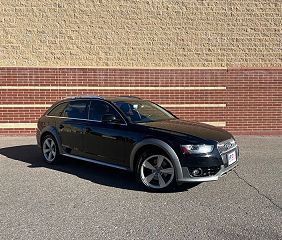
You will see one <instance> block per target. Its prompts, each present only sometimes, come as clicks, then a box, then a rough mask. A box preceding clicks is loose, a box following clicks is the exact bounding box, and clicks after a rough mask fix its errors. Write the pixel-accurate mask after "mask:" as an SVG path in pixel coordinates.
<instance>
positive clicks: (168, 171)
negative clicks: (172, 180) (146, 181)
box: [161, 168, 173, 175]
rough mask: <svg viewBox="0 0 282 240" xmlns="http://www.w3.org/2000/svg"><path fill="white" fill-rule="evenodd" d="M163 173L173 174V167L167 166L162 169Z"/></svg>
mask: <svg viewBox="0 0 282 240" xmlns="http://www.w3.org/2000/svg"><path fill="white" fill-rule="evenodd" d="M161 173H166V174H170V175H171V174H173V168H165V169H161Z"/></svg>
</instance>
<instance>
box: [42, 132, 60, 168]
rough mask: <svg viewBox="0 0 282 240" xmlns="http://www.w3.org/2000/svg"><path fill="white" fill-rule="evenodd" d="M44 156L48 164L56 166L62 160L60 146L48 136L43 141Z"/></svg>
mask: <svg viewBox="0 0 282 240" xmlns="http://www.w3.org/2000/svg"><path fill="white" fill-rule="evenodd" d="M41 149H42V155H43V159H44V161H45V162H47V163H48V164H55V163H57V162H58V161H59V159H60V153H59V148H58V144H57V142H56V140H55V138H54V137H53V136H52V135H50V134H48V135H46V136H45V137H44V138H43V141H42V148H41Z"/></svg>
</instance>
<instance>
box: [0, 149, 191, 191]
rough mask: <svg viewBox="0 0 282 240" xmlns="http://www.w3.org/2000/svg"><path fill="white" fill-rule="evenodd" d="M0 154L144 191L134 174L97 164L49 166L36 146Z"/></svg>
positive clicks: (65, 161) (70, 162) (67, 160)
mask: <svg viewBox="0 0 282 240" xmlns="http://www.w3.org/2000/svg"><path fill="white" fill-rule="evenodd" d="M0 154H1V155H3V156H6V157H7V158H8V160H10V159H11V160H16V161H21V162H25V163H28V164H30V165H29V166H28V167H30V168H39V167H44V168H48V169H52V170H56V171H60V172H64V173H68V174H72V175H76V176H77V177H79V178H82V179H85V180H88V181H91V182H93V183H97V184H101V185H105V186H110V187H115V188H121V189H128V190H134V191H146V190H145V189H144V188H143V187H142V186H141V185H140V184H138V182H137V180H136V179H135V177H134V174H132V173H130V172H127V171H123V170H119V169H115V168H110V167H105V166H101V165H99V164H94V163H89V162H84V161H79V160H76V159H72V158H68V157H62V159H61V161H60V163H58V164H56V165H50V164H48V163H46V162H45V161H44V160H43V157H42V155H41V151H40V149H39V148H38V146H37V145H21V146H13V147H6V148H1V149H0ZM194 186H196V184H193V185H192V184H189V185H187V184H185V185H181V186H178V187H177V188H175V189H174V190H173V191H172V192H182V191H187V190H188V189H190V188H192V187H194Z"/></svg>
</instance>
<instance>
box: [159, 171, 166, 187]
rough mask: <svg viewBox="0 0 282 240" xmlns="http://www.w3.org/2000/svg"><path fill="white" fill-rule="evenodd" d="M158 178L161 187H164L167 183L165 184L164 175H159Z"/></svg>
mask: <svg viewBox="0 0 282 240" xmlns="http://www.w3.org/2000/svg"><path fill="white" fill-rule="evenodd" d="M158 179H159V185H160V187H161V188H163V187H164V186H165V185H166V184H165V181H164V179H163V177H162V176H161V174H159V175H158Z"/></svg>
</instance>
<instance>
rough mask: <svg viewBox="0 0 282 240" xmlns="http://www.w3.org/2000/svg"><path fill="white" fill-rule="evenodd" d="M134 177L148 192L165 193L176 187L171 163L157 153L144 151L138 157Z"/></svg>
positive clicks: (173, 168)
mask: <svg viewBox="0 0 282 240" xmlns="http://www.w3.org/2000/svg"><path fill="white" fill-rule="evenodd" d="M136 176H137V180H138V181H139V182H140V183H141V185H142V186H143V187H145V188H146V189H147V190H149V191H153V192H166V191H170V190H172V189H174V188H175V187H176V181H175V167H174V165H173V162H172V160H171V159H170V158H169V157H168V156H166V155H165V154H164V153H162V152H159V151H146V152H144V153H143V154H142V155H141V156H140V158H139V160H138V165H137V170H136Z"/></svg>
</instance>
